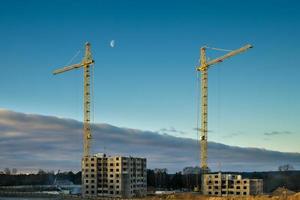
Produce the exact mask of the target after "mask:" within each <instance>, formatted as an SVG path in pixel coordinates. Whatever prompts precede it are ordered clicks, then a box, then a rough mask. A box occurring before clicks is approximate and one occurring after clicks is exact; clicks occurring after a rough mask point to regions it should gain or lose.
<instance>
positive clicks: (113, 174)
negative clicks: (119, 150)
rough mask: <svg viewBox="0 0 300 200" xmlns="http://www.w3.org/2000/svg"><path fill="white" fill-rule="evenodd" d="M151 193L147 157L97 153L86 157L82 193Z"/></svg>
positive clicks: (119, 196) (83, 162)
mask: <svg viewBox="0 0 300 200" xmlns="http://www.w3.org/2000/svg"><path fill="white" fill-rule="evenodd" d="M146 194H147V161H146V159H145V158H134V157H123V156H106V155H105V154H95V155H94V156H89V157H84V158H83V159H82V195H83V196H103V197H117V198H130V197H141V196H146Z"/></svg>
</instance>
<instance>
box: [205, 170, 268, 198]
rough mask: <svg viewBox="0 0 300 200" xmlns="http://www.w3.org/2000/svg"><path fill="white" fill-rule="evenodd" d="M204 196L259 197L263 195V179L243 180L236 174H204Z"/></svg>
mask: <svg viewBox="0 0 300 200" xmlns="http://www.w3.org/2000/svg"><path fill="white" fill-rule="evenodd" d="M202 192H203V194H204V195H215V196H230V195H258V194H262V193H263V180H262V179H248V178H244V179H243V178H242V176H241V175H234V174H222V173H215V174H204V175H203V181H202Z"/></svg>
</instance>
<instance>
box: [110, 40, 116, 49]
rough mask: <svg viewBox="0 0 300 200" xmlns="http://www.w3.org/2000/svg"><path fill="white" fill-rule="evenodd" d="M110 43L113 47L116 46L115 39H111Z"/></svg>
mask: <svg viewBox="0 0 300 200" xmlns="http://www.w3.org/2000/svg"><path fill="white" fill-rule="evenodd" d="M109 45H110V47H111V48H114V47H115V40H112V41H110V44H109Z"/></svg>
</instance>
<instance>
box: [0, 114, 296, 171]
mask: <svg viewBox="0 0 300 200" xmlns="http://www.w3.org/2000/svg"><path fill="white" fill-rule="evenodd" d="M92 129H93V140H92V150H93V152H94V153H96V152H103V151H104V150H105V151H106V153H108V154H111V155H112V154H113V155H115V154H121V155H131V156H142V157H146V158H147V160H148V167H149V168H154V167H161V168H168V169H169V171H171V172H174V171H176V170H182V168H183V167H185V166H195V165H199V148H200V147H199V143H198V142H197V141H196V140H193V139H188V138H181V137H174V136H171V135H169V134H166V133H164V134H160V133H156V132H151V131H142V130H137V129H130V128H120V127H116V126H112V125H109V124H94V125H93V126H92ZM171 132H172V131H171ZM208 148H209V150H208V154H209V166H210V167H211V168H213V169H217V168H218V163H219V162H220V163H221V168H222V170H230V171H233V170H234V171H255V170H256V171H260V170H276V169H277V167H278V166H279V165H281V164H286V163H289V164H292V165H293V166H294V167H295V169H299V168H300V154H299V153H282V152H276V151H268V150H265V149H257V148H241V147H233V146H228V145H224V144H219V143H214V142H209V145H208ZM81 155H82V123H81V122H78V121H76V120H72V119H64V118H58V117H52V116H43V115H33V114H24V113H18V112H13V111H8V110H0V160H1V162H0V168H4V167H16V168H19V169H26V170H33V169H35V170H36V169H38V168H43V169H49V170H50V169H54V170H57V169H61V170H79V169H80V159H81Z"/></svg>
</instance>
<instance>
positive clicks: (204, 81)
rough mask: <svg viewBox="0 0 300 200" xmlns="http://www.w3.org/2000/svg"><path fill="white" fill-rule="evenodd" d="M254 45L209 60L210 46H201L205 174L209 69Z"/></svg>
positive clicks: (204, 164)
mask: <svg viewBox="0 0 300 200" xmlns="http://www.w3.org/2000/svg"><path fill="white" fill-rule="evenodd" d="M252 47H253V46H252V45H250V44H248V45H245V46H244V47H242V48H240V49H236V50H234V51H230V52H229V53H227V54H225V55H224V56H221V57H219V58H216V59H213V60H211V61H207V59H206V49H207V48H209V47H207V46H204V47H201V50H200V54H201V55H200V57H201V61H200V66H199V67H197V71H200V72H201V128H200V129H199V130H198V131H200V134H199V135H200V146H201V149H200V155H201V156H200V158H201V161H200V162H201V163H200V168H201V170H202V173H203V174H204V173H207V172H208V170H209V168H208V165H207V113H208V109H207V96H208V93H207V89H208V88H207V87H208V85H207V82H208V81H207V78H208V74H207V71H208V69H209V67H211V66H212V65H214V64H217V63H219V62H222V61H223V60H225V59H227V58H230V57H232V56H235V55H237V54H239V53H242V52H244V51H247V50H248V49H250V48H252ZM212 49H215V50H220V49H216V48H212Z"/></svg>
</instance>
